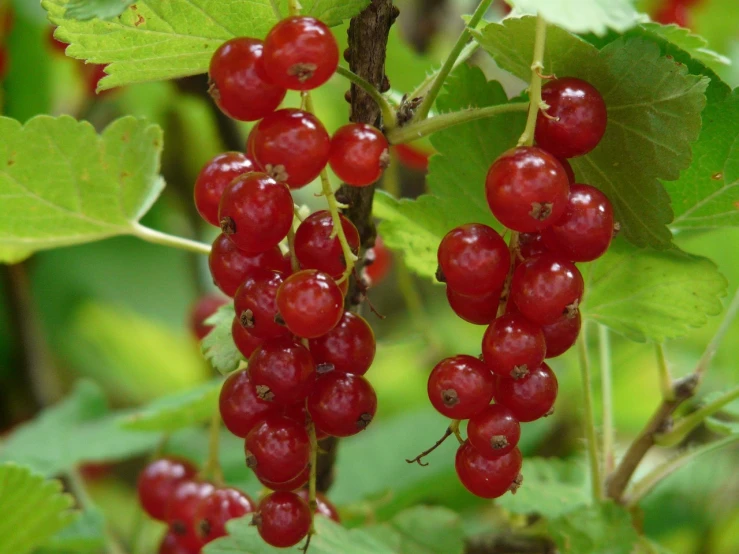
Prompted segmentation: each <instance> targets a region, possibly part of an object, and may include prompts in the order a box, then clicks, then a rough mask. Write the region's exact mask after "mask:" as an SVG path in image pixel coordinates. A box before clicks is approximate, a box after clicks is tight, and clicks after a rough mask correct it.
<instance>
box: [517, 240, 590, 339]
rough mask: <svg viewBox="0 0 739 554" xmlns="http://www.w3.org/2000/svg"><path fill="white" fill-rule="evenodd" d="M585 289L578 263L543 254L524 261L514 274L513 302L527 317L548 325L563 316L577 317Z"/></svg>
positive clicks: (554, 255)
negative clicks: (576, 265)
mask: <svg viewBox="0 0 739 554" xmlns="http://www.w3.org/2000/svg"><path fill="white" fill-rule="evenodd" d="M584 287H585V284H584V283H583V279H582V275H580V272H579V271H578V269H577V268H576V267H575V264H573V263H572V262H570V261H568V260H567V259H565V258H564V257H562V256H558V255H556V254H542V255H541V256H536V257H535V258H529V259H528V260H525V261H523V262H522V263H521V264H520V265H519V266H518V267H517V268H516V271H514V272H513V280H512V281H511V296H510V299H511V300H512V301H513V302H514V303H515V304H516V307H517V308H518V310H519V311H520V312H521V313H522V314H523V315H524V317H526V318H527V319H530V320H531V321H533V322H534V323H538V324H539V325H549V324H550V323H554V322H555V321H557V319H559V317H560V316H561V315H562V314H567V315H568V317H575V315H576V314H577V311H578V306H579V305H580V300H581V299H582V294H583V289H584Z"/></svg>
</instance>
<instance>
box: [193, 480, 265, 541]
mask: <svg viewBox="0 0 739 554" xmlns="http://www.w3.org/2000/svg"><path fill="white" fill-rule="evenodd" d="M255 508H256V505H255V504H254V501H253V500H252V499H251V498H249V496H248V495H246V494H245V493H243V492H241V491H240V490H238V489H232V488H222V489H215V490H214V491H212V492H211V493H210V494H209V495H208V496H206V497H205V498H203V499H202V500H201V501H200V504H198V507H197V510H196V511H195V531H196V532H197V533H198V536H199V537H200V539H201V540H202V541H203V542H205V543H208V542H211V541H213V540H215V539H217V538H219V537H225V536H226V535H227V534H228V533H227V532H226V522H228V521H230V520H232V519H236V518H238V517H242V516H244V515H246V514H250V513H252V512H253V511H254V510H255Z"/></svg>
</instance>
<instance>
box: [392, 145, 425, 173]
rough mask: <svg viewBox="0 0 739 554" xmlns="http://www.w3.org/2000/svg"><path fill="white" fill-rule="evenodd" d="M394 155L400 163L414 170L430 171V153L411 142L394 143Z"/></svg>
mask: <svg viewBox="0 0 739 554" xmlns="http://www.w3.org/2000/svg"><path fill="white" fill-rule="evenodd" d="M392 151H393V155H394V156H395V157H396V158H397V159H398V161H399V162H400V163H402V164H403V165H404V166H406V167H407V168H409V169H413V170H414V171H423V172H426V171H428V168H429V153H428V152H425V151H424V150H422V149H420V148H417V147H415V146H411V145H409V144H394V145H393V147H392Z"/></svg>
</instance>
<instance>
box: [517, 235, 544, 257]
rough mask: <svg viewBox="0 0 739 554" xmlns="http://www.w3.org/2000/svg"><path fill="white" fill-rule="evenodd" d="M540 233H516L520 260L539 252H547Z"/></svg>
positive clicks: (536, 254)
mask: <svg viewBox="0 0 739 554" xmlns="http://www.w3.org/2000/svg"><path fill="white" fill-rule="evenodd" d="M548 251H549V250H548V249H547V247H546V245H545V244H544V240H543V239H542V238H541V233H521V234H520V235H518V252H519V254H521V260H526V259H528V258H533V257H534V256H538V255H540V254H544V253H545V252H548Z"/></svg>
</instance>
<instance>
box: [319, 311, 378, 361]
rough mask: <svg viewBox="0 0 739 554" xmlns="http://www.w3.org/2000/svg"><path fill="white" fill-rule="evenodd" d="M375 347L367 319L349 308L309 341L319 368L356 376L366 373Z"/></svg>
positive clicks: (373, 335)
mask: <svg viewBox="0 0 739 554" xmlns="http://www.w3.org/2000/svg"><path fill="white" fill-rule="evenodd" d="M376 347H377V345H376V343H375V334H374V333H373V332H372V327H370V325H369V323H367V320H365V319H364V318H363V317H362V316H359V315H357V314H353V313H352V312H348V311H347V312H344V315H343V316H342V318H341V320H340V321H339V323H338V325H337V326H336V327H334V328H333V329H331V331H329V332H328V333H326V334H325V335H322V336H320V337H318V338H315V339H311V341H310V353H311V354H312V355H313V359H314V360H315V362H316V366H317V367H319V368H320V370H322V371H330V370H336V371H340V372H342V373H353V374H355V375H364V374H365V373H367V370H368V369H369V368H370V366H371V365H372V360H374V359H375V350H376ZM320 370H319V371H320Z"/></svg>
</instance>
